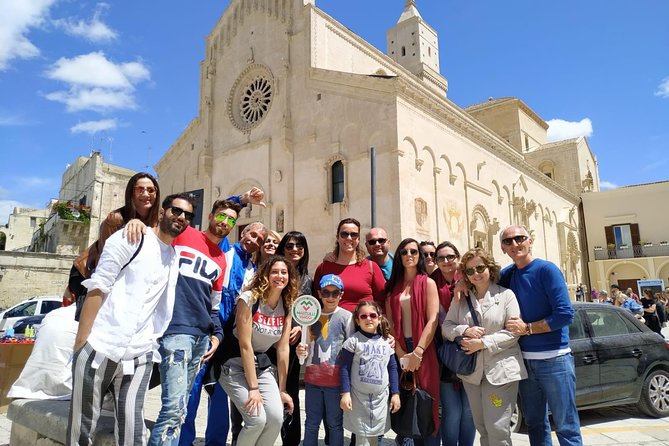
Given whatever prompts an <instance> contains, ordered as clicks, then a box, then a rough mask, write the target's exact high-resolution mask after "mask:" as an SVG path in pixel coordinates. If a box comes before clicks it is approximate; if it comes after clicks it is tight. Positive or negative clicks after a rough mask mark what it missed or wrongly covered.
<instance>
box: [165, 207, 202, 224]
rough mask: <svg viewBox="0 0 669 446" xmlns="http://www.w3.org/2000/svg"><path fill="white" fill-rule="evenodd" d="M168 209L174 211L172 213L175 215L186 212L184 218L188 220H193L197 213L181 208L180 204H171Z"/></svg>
mask: <svg viewBox="0 0 669 446" xmlns="http://www.w3.org/2000/svg"><path fill="white" fill-rule="evenodd" d="M167 209H169V210H170V211H172V215H174V216H175V217H178V216H180V215H181V214H184V218H185V219H186V220H188V221H191V220H193V219H194V218H195V214H193V213H192V212H188V211H184V210H183V209H181V208H180V207H178V206H170V207H168V208H167Z"/></svg>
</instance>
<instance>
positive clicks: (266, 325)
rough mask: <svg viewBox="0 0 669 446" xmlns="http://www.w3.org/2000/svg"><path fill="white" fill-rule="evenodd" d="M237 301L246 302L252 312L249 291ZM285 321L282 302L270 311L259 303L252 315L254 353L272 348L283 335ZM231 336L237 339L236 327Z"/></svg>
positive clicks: (267, 306)
mask: <svg viewBox="0 0 669 446" xmlns="http://www.w3.org/2000/svg"><path fill="white" fill-rule="evenodd" d="M239 301H244V302H246V305H248V307H249V309H250V310H251V311H252V310H253V304H254V302H253V300H252V297H251V292H250V291H245V292H243V293H242V294H240V295H239V300H238V301H237V305H239V304H240V302H239ZM285 320H286V312H285V310H284V308H283V301H279V303H278V304H277V306H276V308H274V309H272V308H270V306H269V305H267V304H264V303H261V304H260V305H259V306H258V311H256V313H255V314H254V315H253V321H252V335H251V346H252V347H253V351H254V352H256V353H264V352H266V351H267V350H269V348H270V347H271V346H273V345H274V344H275V343H276V342H277V341H278V340H279V339H281V334H282V333H283V325H284V321H285ZM233 334H234V335H235V337H237V327H235V329H234V331H233Z"/></svg>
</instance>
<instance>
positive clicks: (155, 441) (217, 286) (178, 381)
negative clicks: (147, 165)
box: [149, 200, 241, 446]
mask: <svg viewBox="0 0 669 446" xmlns="http://www.w3.org/2000/svg"><path fill="white" fill-rule="evenodd" d="M240 210H241V206H240V205H239V204H237V203H235V202H233V201H229V200H218V201H216V202H214V204H213V206H212V208H211V213H210V214H209V222H208V226H207V229H206V230H204V231H198V230H197V229H194V228H193V227H191V226H189V227H188V228H187V229H186V230H185V231H184V232H183V233H182V234H181V235H179V236H178V237H177V238H176V239H175V240H174V243H173V245H174V247H175V249H176V251H177V254H178V256H179V279H178V280H177V284H176V296H175V303H174V313H173V316H172V321H171V322H170V325H169V327H168V328H167V330H166V331H165V334H164V336H163V337H162V338H160V339H159V346H160V349H159V352H160V355H161V357H162V360H161V363H160V376H161V386H162V396H161V400H162V407H161V409H160V412H159V414H158V419H157V420H156V424H155V426H154V428H153V430H152V431H151V439H150V441H149V444H150V445H152V446H157V445H174V446H176V445H178V444H179V439H180V435H181V425H182V422H183V420H184V419H185V418H186V412H187V407H186V402H187V401H188V394H189V393H190V391H191V387H192V386H193V382H194V379H195V376H196V374H197V373H198V371H199V370H200V366H201V365H202V363H205V362H207V361H208V360H209V359H210V358H211V357H212V355H213V354H214V353H215V352H216V349H217V347H218V345H219V344H220V342H221V341H222V340H223V329H222V327H221V321H220V318H219V309H222V311H223V312H225V314H226V316H227V314H229V311H230V307H231V304H230V303H224V304H221V292H222V289H223V278H224V272H225V269H226V268H225V267H226V262H225V256H224V254H223V252H222V251H221V249H220V248H219V243H220V242H221V240H223V238H224V237H225V236H227V235H228V234H229V233H230V231H231V230H232V228H233V227H234V225H235V223H236V220H237V215H238V213H239V211H240ZM184 214H185V217H186V220H187V221H188V222H190V221H192V219H193V214H192V213H191V212H186V211H184ZM220 307H222V308H220ZM198 401H199V398H198ZM189 409H190V408H189Z"/></svg>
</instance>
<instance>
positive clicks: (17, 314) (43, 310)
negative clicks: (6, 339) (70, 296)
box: [0, 296, 63, 334]
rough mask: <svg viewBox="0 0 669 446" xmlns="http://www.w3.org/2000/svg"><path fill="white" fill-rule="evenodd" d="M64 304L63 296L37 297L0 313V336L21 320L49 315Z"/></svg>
mask: <svg viewBox="0 0 669 446" xmlns="http://www.w3.org/2000/svg"><path fill="white" fill-rule="evenodd" d="M62 304H63V298H62V297H61V296H35V297H31V298H29V299H26V300H24V301H23V302H21V303H18V304H16V305H14V306H13V307H10V308H8V309H7V310H5V311H3V312H0V334H3V333H4V332H5V330H6V329H8V328H10V327H13V326H14V323H15V322H16V321H18V320H19V319H21V318H24V317H27V316H34V315H36V314H47V313H48V312H49V311H51V310H55V309H56V308H60V307H61V305H62Z"/></svg>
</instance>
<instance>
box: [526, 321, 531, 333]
mask: <svg viewBox="0 0 669 446" xmlns="http://www.w3.org/2000/svg"><path fill="white" fill-rule="evenodd" d="M527 332H528V333H529V334H532V322H530V323H529V324H527Z"/></svg>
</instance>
